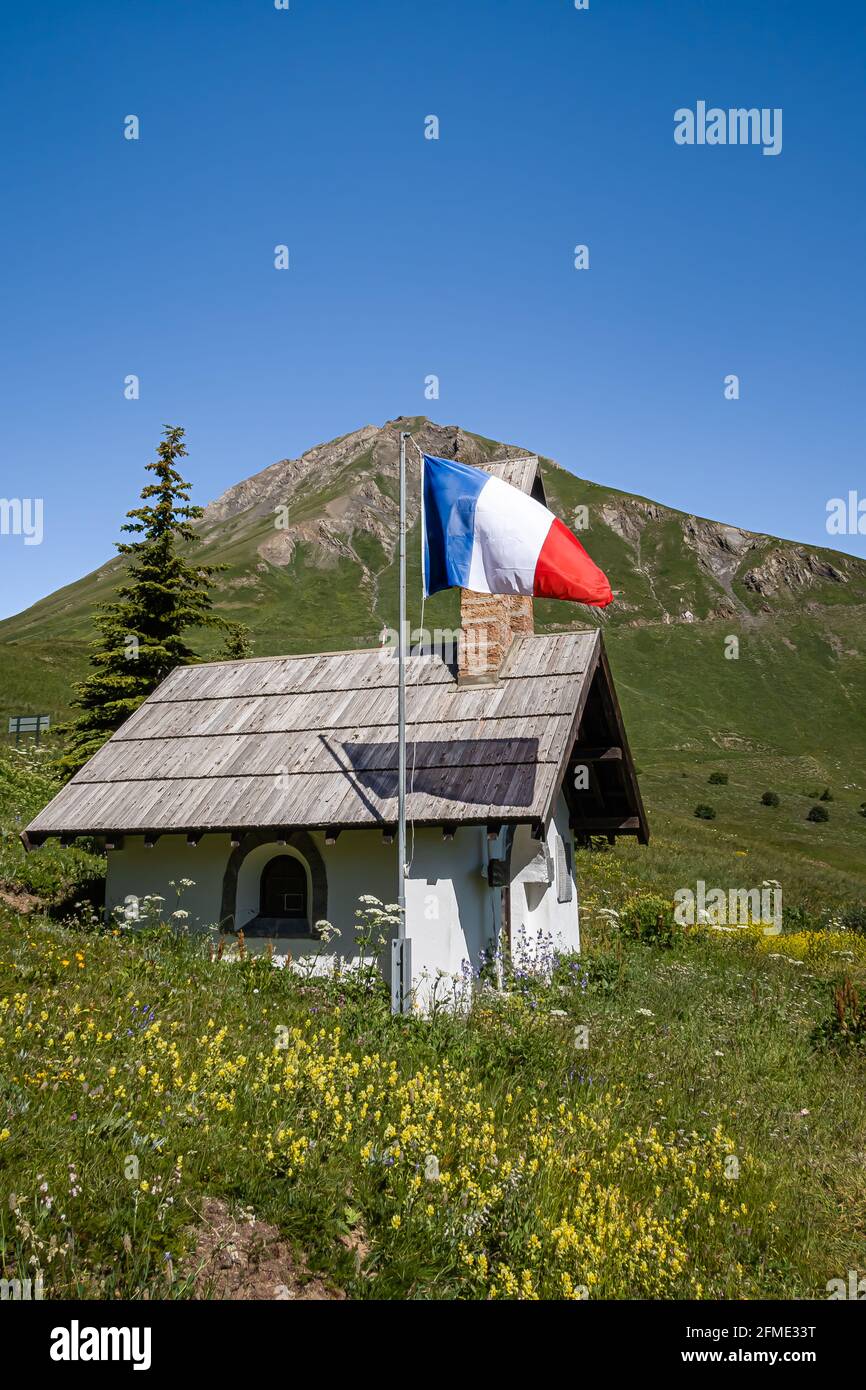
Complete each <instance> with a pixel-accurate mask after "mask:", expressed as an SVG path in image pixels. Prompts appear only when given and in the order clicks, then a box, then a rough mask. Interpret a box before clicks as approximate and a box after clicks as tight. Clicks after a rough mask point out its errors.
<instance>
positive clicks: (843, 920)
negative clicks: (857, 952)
mask: <svg viewBox="0 0 866 1390" xmlns="http://www.w3.org/2000/svg"><path fill="white" fill-rule="evenodd" d="M839 922H840V925H841V927H842V930H843V931H854V932H857V934H858V936H866V903H855V904H854V905H853V906H852V907H846V908H845V910H844V911H843V913H842V915H841V917H840V919H839Z"/></svg>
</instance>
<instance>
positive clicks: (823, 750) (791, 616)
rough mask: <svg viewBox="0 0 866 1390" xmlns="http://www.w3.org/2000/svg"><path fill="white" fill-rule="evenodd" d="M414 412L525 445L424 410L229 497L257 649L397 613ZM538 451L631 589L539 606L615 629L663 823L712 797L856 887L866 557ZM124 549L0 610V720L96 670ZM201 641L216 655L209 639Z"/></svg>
mask: <svg viewBox="0 0 866 1390" xmlns="http://www.w3.org/2000/svg"><path fill="white" fill-rule="evenodd" d="M401 428H408V429H411V430H413V432H414V438H415V440H416V442H417V443H418V445H419V446H420V447H421V448H423V449H424V450H426V451H427V452H429V453H434V454H439V455H441V456H444V457H459V458H461V459H462V460H464V461H465V462H467V463H481V462H483V461H485V460H486V459H490V458H494V457H498V458H502V457H508V456H516V455H520V454H523V453H526V452H529V451H528V450H527V449H524V448H520V447H517V446H514V445H505V444H501V443H498V442H495V441H493V440H489V439H485V438H483V437H481V436H479V435H475V434H471V433H469V432H467V431H465V430H462V429H460V428H459V427H450V426H440V425H436V424H433V423H432V422H430V421H428V420H425V419H423V418H420V417H419V418H413V419H411V420H397V421H391V422H389V423H388V424H386V425H385V426H382V427H381V428H379V427H375V426H372V425H368V426H365V427H364V428H363V429H360V430H356V431H354V432H353V433H351V434H349V435H346V436H344V437H342V438H341V439H336V440H333V441H332V442H331V443H329V444H323V445H320V446H318V447H316V448H315V449H311V450H309V451H308V452H307V453H306V454H304V455H303V456H302V457H301V458H298V459H285V460H281V461H280V462H278V463H274V464H271V465H270V466H269V467H267V468H265V469H263V470H262V471H261V472H259V473H256V474H254V475H252V476H251V477H249V478H247V479H245V480H244V481H242V482H239V483H238V484H236V485H235V486H234V487H232V488H230V489H229V490H228V491H227V492H225V493H223V494H222V496H220V497H218V498H217V499H216V500H215V501H214V502H212V503H211V504H210V505H209V506H208V507H207V509H206V511H205V515H204V517H203V518H202V520H201V522H200V523H199V531H200V535H201V538H202V542H203V544H202V546H201V547H200V548H199V552H198V553H199V554H200V555H201V557H202V559H203V560H206V561H208V562H219V563H223V564H225V565H227V569H226V571H225V573H224V574H223V575H222V576H221V577H220V583H219V606H220V608H221V610H222V611H223V612H224V613H225V614H226V615H227V616H230V617H232V618H234V619H236V620H239V621H241V622H244V623H246V624H248V626H249V627H250V628H251V629H252V631H253V634H254V638H255V650H256V653H257V654H258V655H269V654H275V653H280V652H286V653H289V652H298V651H315V650H325V649H328V648H349V647H360V646H368V645H371V644H374V643H375V642H376V641H377V639H378V636H379V633H380V631H381V629H382V627H383V626H394V625H396V615H397V591H396V560H395V551H396V540H397V450H398V433H399V430H400V429H401ZM408 464H409V499H410V502H409V507H410V522H411V532H410V535H409V540H408V554H409V589H410V596H411V597H410V605H409V612H410V618H411V620H412V622H413V623H418V622H419V620H420V616H421V607H420V597H419V596H420V525H419V520H418V491H419V488H418V483H419V461H418V455H417V452H416V450H415V449H414V448H412V447H410V448H409V450H408ZM541 467H542V474H543V478H544V485H545V489H546V492H547V498H548V503H549V505H550V506H551V508H552V509H553V510H554V511H555V512H557V514H558V515H560V516H561V517H562V518H563V520H564V521H565V522H566V523H567V524H568V525H572V526H574V525H579V523H580V514H579V512H578V510H577V509H578V508H581V507H586V508H587V511H588V529H586V530H584V531H582V532H581V534H582V536H583V539H584V540H585V542H586V544H587V548H588V549H589V550H590V553H591V554H592V556H593V558H594V559H595V560H597V561H598V563H599V564H600V565H601V566H602V568H603V569H604V570H605V571H606V572H607V574H608V576H609V577H610V579H611V583H612V585H613V588H614V592H615V595H616V600H617V601H616V602H615V603H614V604H612V605H611V607H610V608H609V609H607V610H605V611H604V612H603V613H601V614H599V613H596V612H594V611H593V610H589V609H576V608H574V606H572V605H566V604H561V603H557V602H555V601H541V602H538V603H536V626H537V628H538V630H551V629H553V628H557V627H568V626H574V625H577V626H586V625H587V624H593V625H595V624H602V625H603V626H604V628H605V632H606V640H607V643H608V647H609V650H610V654H611V661H612V665H613V669H614V674H615V677H616V679H617V683H618V688H619V691H620V697H621V701H622V704H623V707H624V712H625V716H626V720H627V724H628V728H629V734H630V738H631V741H632V744H633V746H634V749H635V752H636V756H637V759H638V763H639V765H640V767H641V768H642V770H643V776H644V785H645V791H646V792H647V794H648V796H649V801H650V806H651V809H655V810H656V812H657V813H658V814H657V815H656V817H655V825H656V828H658V826H659V825H661V826H663V827H665V826H668V827H669V828H670V831H671V834H672V835H673V837H674V839H678V840H680V841H682V842H685V841H687V840H688V841H690V840H691V839H693V837H694V836H695V835H699V836H700V835H705V834H707V833H709V832H708V830H707V827H705V826H704V825H702V824H701V823H700V822H697V821H695V820H694V818H693V815H692V812H693V809H694V805H695V802H696V801H698V800H705V801H706V800H709V801H710V802H714V803H715V804H717V811H718V819H717V822H716V823H715V825H714V827H713V830H714V833H715V837H716V842H718V840H719V837H720V836H721V837H724V835H725V834H726V833H730V834H731V835H733V836H734V837H736V835H738V834H739V835H743V836H746V837H749V836H752V837H754V836H755V835H759V837H760V839H761V842H762V844H763V845H764V846H765V848H766V849H767V852H768V853H769V859H768V860H767V861H766V862H767V864H768V866H769V867H768V869H767V871H768V872H770V873H772V870H773V866H774V864H775V862H776V860H775V858H774V856H776V855H778V856H782V857H784V855H786V854H788V853H789V852H790V853H792V854H793V855H794V856H795V858H796V859H797V861H798V862H799V863H801V864H802V862H804V861H810V860H811V859H814V861H815V862H814V866H813V867H814V873H813V874H812V881H813V883H814V882H817V881H818V879H820V877H821V874H822V873H823V872H824V870H826V871H827V872H828V873H830V874H832V875H834V876H836V877H838V878H839V879H840V881H841V880H844V881H846V882H848V881H849V880H850V884H851V885H856V884H858V883H859V884H860V885H861V888H862V886H863V884H864V882H866V869H864V861H866V818H864V817H862V816H859V815H858V808H859V803H860V801H862V800H863V799H864V797H866V788H864V786H863V769H864V767H866V720H864V718H863V708H864V693H866V643H864V637H863V633H864V616H866V564H864V562H862V561H860V560H857V559H855V558H854V557H851V556H847V555H842V554H839V553H838V552H834V551H831V550H829V549H823V548H821V549H817V548H814V547H810V546H804V545H799V544H796V543H793V542H789V541H781V540H778V539H776V538H775V537H772V536H767V535H760V534H756V533H753V532H749V531H744V530H742V529H740V528H738V527H736V526H733V525H728V524H722V523H717V522H713V521H709V520H705V519H703V518H699V517H694V516H689V515H687V514H686V513H683V512H678V511H675V510H673V509H671V508H668V507H664V506H661V505H660V504H658V503H655V502H652V501H650V500H647V499H644V498H640V497H632V496H630V495H628V494H625V493H621V492H617V491H615V490H614V489H611V488H605V487H602V486H600V485H599V484H597V483H591V482H587V481H585V480H583V479H579V478H577V477H575V476H574V475H573V474H572V473H569V472H567V471H566V470H565V469H563V468H560V467H559V466H558V465H557V464H555V463H554V462H553V461H552V460H548V459H543V460H542V461H541ZM130 501H131V502H132V499H130ZM123 563H124V562H123V561H122V560H121V559H119V558H118V559H114V560H109V561H108V562H107V563H106V564H105V565H103V566H101V567H100V568H99V569H98V570H95V571H94V572H93V573H92V574H90V575H87V576H86V577H85V578H83V579H81V580H80V581H78V582H77V583H75V584H72V585H69V586H67V587H66V588H64V589H61V590H59V591H58V592H57V593H55V594H52V595H51V596H49V597H48V598H46V599H43V600H42V601H41V602H39V603H37V604H35V605H34V606H33V607H32V608H29V609H28V610H26V612H24V613H21V614H18V615H17V616H16V617H13V618H10V619H7V620H6V621H5V622H2V623H0V716H2V717H4V718H5V716H6V714H7V713H21V712H28V711H33V712H36V711H37V710H38V711H40V712H49V713H51V714H52V715H54V716H55V717H57V716H58V715H62V714H63V713H64V712H65V711H66V709H67V703H68V697H69V692H70V687H71V683H72V680H73V679H74V678H75V677H76V676H77V675H79V674H80V673H81V672H82V671H83V669H84V667H85V664H86V655H87V642H88V640H89V638H90V636H91V626H90V623H91V613H92V610H93V606H94V604H96V603H98V602H102V601H104V600H105V599H106V598H107V597H109V595H110V594H111V592H112V590H113V588H114V586H115V584H116V583H117V580H118V575H119V574H120V572H121V570H122V565H123ZM457 622H458V601H457V595H456V594H455V593H447V594H438V595H436V596H435V597H434V598H433V599H431V600H429V601H428V603H427V605H426V608H425V611H424V625H425V627H427V628H428V629H435V628H436V627H447V628H450V627H454V626H456V625H457ZM201 636H202V640H201V642H200V643H199V649H200V650H201V651H202V653H203V654H205V653H208V652H209V651H210V650H212V643H213V637H212V636H211V635H209V634H202V635H201ZM732 637H733V638H736V639H737V641H738V643H739V653H738V655H737V656H736V657H734V658H732V657H731V655H730V653H731V649H732V644H731V642H730V640H729V639H730V638H732ZM209 643H210V644H211V646H210V647H209ZM713 767H720V768H725V769H726V770H727V769H731V771H730V785H729V787H728V788H718V789H717V788H715V787H713V788H708V787H707V786H706V777H707V769H711V768H713ZM828 783H830V784H832V786H833V788H834V795H836V797H837V803H838V804H837V806H836V807H834V809H833V814H832V827H833V828H832V830H830V829H825V828H823V827H819V826H812V825H809V824H808V823H807V822H806V821H805V814H806V810H807V809H808V807H809V805H810V804H811V803H810V801H809V799H808V796H807V793H808V791H809V790H811V789H813V784H814V787H815V788H817V787H820V786H822V785H825V784H828ZM737 787H741V792H738V791H737V790H736V788H737ZM768 787H771V788H774V789H778V790H780V791H785V790H787V791H789V793H790V798H792V799H791V800H788V801H786V804H785V806H784V807H783V808H781V814H779V815H776V816H775V819H774V813H773V812H768V811H766V808H760V807H759V808H758V810H757V811H756V809H755V808H756V806H757V805H758V802H759V797H760V793H761V792H762V791H763V790H765V789H766V788H768ZM708 793H712V795H709V794H708ZM660 815H661V817H662V818H661V819H659V816H660ZM774 845H775V848H773V847H774ZM731 852H732V853H733V852H734V851H731ZM816 855H817V857H815V856H816ZM773 876H776V877H778V874H775V875H773Z"/></svg>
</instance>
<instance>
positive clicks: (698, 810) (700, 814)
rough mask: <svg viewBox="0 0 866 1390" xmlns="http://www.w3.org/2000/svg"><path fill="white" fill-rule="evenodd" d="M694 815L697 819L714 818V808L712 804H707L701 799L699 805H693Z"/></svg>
mask: <svg viewBox="0 0 866 1390" xmlns="http://www.w3.org/2000/svg"><path fill="white" fill-rule="evenodd" d="M695 815H696V816H697V818H698V820H715V819H716V812H715V808H714V807H712V806H707V805H706V803H705V802H703V801H702V802H701V803H700V805H698V806H696V807H695Z"/></svg>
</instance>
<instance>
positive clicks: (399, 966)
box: [391, 430, 412, 1014]
mask: <svg viewBox="0 0 866 1390" xmlns="http://www.w3.org/2000/svg"><path fill="white" fill-rule="evenodd" d="M408 438H409V431H408V430H401V431H400V541H399V557H400V617H399V630H398V636H397V668H398V669H397V904H398V907H399V917H400V920H399V924H398V927H397V937H396V939H395V940H394V941H392V943H391V1012H392V1013H395V1014H402V1013H406V1012H407V1011H408V1010H409V1009H410V1008H411V992H412V969H411V955H410V953H411V943H410V942H409V940H408V939H407V936H406V440H407V439H408Z"/></svg>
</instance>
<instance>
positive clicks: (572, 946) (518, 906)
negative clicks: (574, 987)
mask: <svg viewBox="0 0 866 1390" xmlns="http://www.w3.org/2000/svg"><path fill="white" fill-rule="evenodd" d="M558 840H561V841H563V842H564V843H565V844H567V845H569V846H571V850H572V852H571V855H570V856H569V862H571V864H572V896H571V902H565V903H561V902H558V901H557V841H558ZM544 847H546V849H547V853H548V855H549V857H550V864H551V882H550V883H549V884H544V883H537V882H531V881H528V880H529V875H530V873H531V872H532V870H531V868H530V866H531V865H532V864H533V862H534V861H536V859H537V856H538V853H539V850H540V849H541V848H542V844H541V841H538V840H533V838H532V833H531V830H530V827H529V826H528V825H519V826H518V827H517V829H516V831H515V833H514V844H513V846H512V849H511V875H512V878H511V951H512V958H513V959H514V963H515V965H517V966H518V967H521V966H522V967H523V968H528V969H532V968H534V967H536V966H542V967H543V966H544V965H545V964H546V963H547V962H548V961H549V959H550V956H551V954H552V953H553V951H579V950H580V915H579V907H578V892H577V884H576V882H575V881H574V873H573V863H574V851H573V840H572V834H571V830H570V829H569V825H568V808H567V806H566V804H565V799H564V797H563V796H562V794H561V793H560V796H559V799H558V801H557V804H556V808H555V811H554V815H553V816H552V818H551V820H550V821H549V822H548V825H547V827H546V834H545V840H544Z"/></svg>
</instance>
